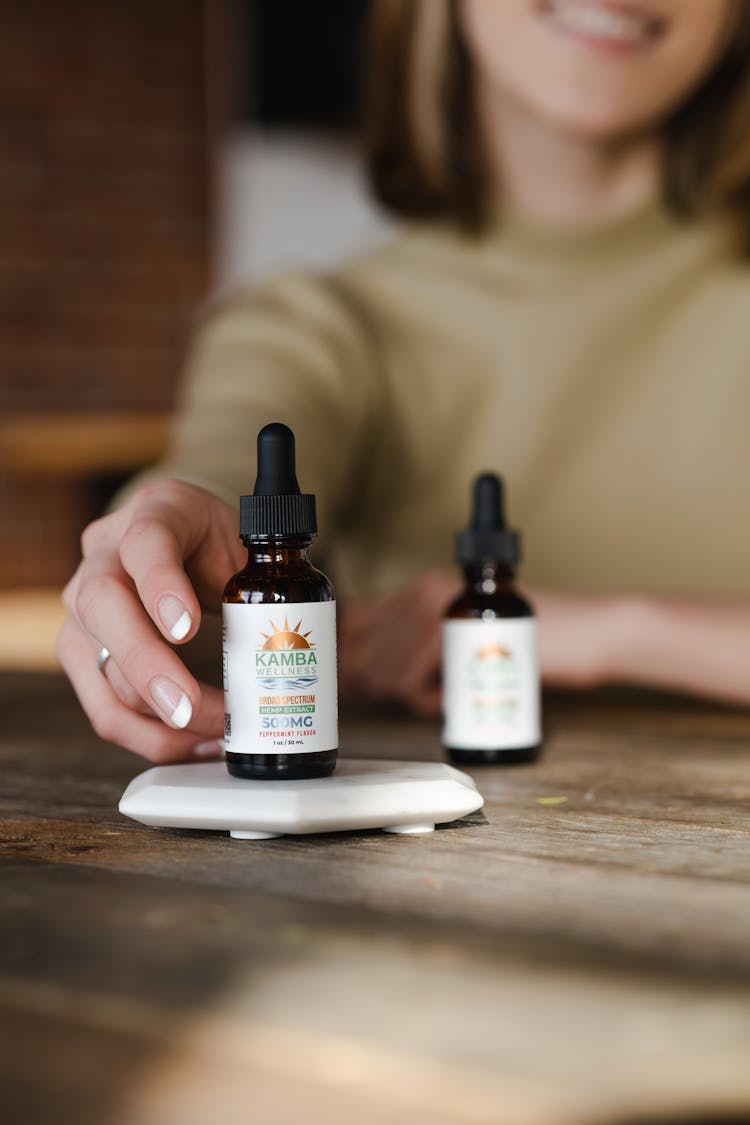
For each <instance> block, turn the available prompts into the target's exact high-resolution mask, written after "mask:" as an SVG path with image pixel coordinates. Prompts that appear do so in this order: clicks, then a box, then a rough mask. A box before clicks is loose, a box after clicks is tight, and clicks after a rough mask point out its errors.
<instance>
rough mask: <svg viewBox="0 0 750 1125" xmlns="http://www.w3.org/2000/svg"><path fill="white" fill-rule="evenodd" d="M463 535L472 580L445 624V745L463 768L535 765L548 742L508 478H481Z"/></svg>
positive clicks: (462, 553) (460, 545)
mask: <svg viewBox="0 0 750 1125" xmlns="http://www.w3.org/2000/svg"><path fill="white" fill-rule="evenodd" d="M473 500H474V512H473V519H472V522H471V525H470V526H469V527H468V528H466V530H465V531H463V532H461V533H460V534H459V535H458V537H457V551H456V553H457V558H458V562H459V563H460V565H461V566H462V568H463V572H464V576H465V579H466V584H465V587H464V590H463V591H462V593H461V594H460V595H459V596H458V598H456V600H455V601H454V602H453V603H452V604H451V605H450V606H449V607H448V610H447V612H446V615H445V618H444V622H443V709H444V714H445V726H444V730H443V743H444V745H445V747H446V749H447V750H448V754H449V756H450V759H451V761H453V762H454V763H455V764H456V765H471V764H479V763H494V764H511V763H515V762H530V761H533V760H534V758H535V757H536V756H537V754H538V753H539V747H540V742H541V730H540V714H539V712H540V704H539V671H538V660H537V646H536V620H535V617H534V611H533V609H532V607H531V605H530V604H529V602H528V601H527V600H526V598H524V597H523V595H522V594H520V593H519V592H518V590H516V588H515V586H514V584H513V583H514V578H515V570H516V565H517V563H518V559H519V554H520V541H519V536H518V535H517V533H516V532H514V531H511V530H509V529H508V528H507V527H506V526H505V519H504V516H503V503H502V482H501V481H500V478H499V477H497V476H494V475H493V474H491V473H485V474H483V475H482V476H480V477H478V478H477V479H476V481H475V482H474V494H473Z"/></svg>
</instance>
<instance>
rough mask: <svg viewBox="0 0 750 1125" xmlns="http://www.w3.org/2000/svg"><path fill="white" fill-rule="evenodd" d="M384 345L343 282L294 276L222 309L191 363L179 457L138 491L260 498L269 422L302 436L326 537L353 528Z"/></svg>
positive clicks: (199, 338)
mask: <svg viewBox="0 0 750 1125" xmlns="http://www.w3.org/2000/svg"><path fill="white" fill-rule="evenodd" d="M381 414H382V410H381V391H380V386H379V379H378V373H377V359H376V355H375V348H374V346H373V339H372V336H371V334H370V332H369V331H368V329H367V326H366V323H365V322H364V320H363V318H362V317H361V315H359V313H358V310H356V309H355V308H354V306H353V304H352V301H351V299H350V298H349V297H348V296H347V295H346V294H345V291H344V290H343V288H342V287H341V286H340V285H339V284H338V283H337V282H336V281H335V280H332V279H321V278H315V277H308V276H301V275H293V276H292V275H290V276H285V277H282V278H279V279H277V280H276V281H274V282H272V283H270V284H267V285H266V286H264V287H263V288H261V289H258V290H255V291H242V292H240V293H239V294H237V295H236V296H234V297H233V298H232V299H231V300H230V301H228V302H226V303H224V304H223V305H221V306H220V307H218V308H217V309H216V310H215V311H214V312H213V313H212V314H211V315H210V316H209V317H208V318H207V319H206V320H205V322H204V324H203V326H202V328H201V329H200V330H199V332H198V333H197V335H196V338H195V340H194V343H193V346H192V348H191V352H190V355H189V358H188V363H187V368H186V372H185V379H184V384H183V388H182V394H181V401H180V406H179V410H178V413H177V416H176V419H175V423H174V428H173V434H172V441H171V444H170V450H169V453H168V456H167V458H166V459H165V461H164V462H162V463H161V464H160V465H158V466H156V467H155V468H154V469H152V470H148V471H147V472H146V473H145V474H142V475H141V476H139V477H138V478H136V479H135V480H134V481H133V482H132V485H129V486H128V492H130V491H131V488H132V487H135V486H137V485H138V484H140V483H143V482H145V481H146V480H153V479H155V478H157V477H176V478H178V479H182V480H187V481H191V482H193V483H196V484H200V485H203V486H204V487H206V488H209V489H210V490H211V491H213V492H215V493H216V494H218V495H220V496H222V497H223V498H224V499H226V500H227V501H228V502H230V503H236V502H237V497H238V495H239V494H240V493H241V492H248V491H249V490H250V489H251V488H252V484H253V480H254V476H255V439H256V435H257V432H258V430H259V429H260V428H261V426H263V425H265V424H266V423H267V422H271V421H274V422H285V423H286V424H287V425H288V426H291V428H292V429H293V430H294V432H295V435H296V438H297V466H298V476H299V480H300V484H301V487H302V489H303V491H305V492H314V493H315V494H316V496H317V497H318V511H319V517H318V518H319V523H320V526H321V528H322V529H323V530H324V531H325V530H326V529H329V530H333V529H334V528H335V527H336V526H337V525H338V526H340V525H341V523H342V521H344V522H345V521H346V519H347V512H348V510H349V509H350V506H351V505H352V504H353V502H354V501H353V482H355V481H356V480H357V479H358V477H359V475H360V474H361V473H362V472H363V471H364V468H365V465H366V459H367V449H368V435H371V434H372V430H373V425H374V423H375V422H376V421H377V419H378V418H379V417H380V416H381Z"/></svg>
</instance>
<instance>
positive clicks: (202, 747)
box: [191, 742, 224, 758]
mask: <svg viewBox="0 0 750 1125" xmlns="http://www.w3.org/2000/svg"><path fill="white" fill-rule="evenodd" d="M191 753H192V755H193V757H194V758H220V757H221V755H222V754H223V753H224V748H223V746H221V745H220V743H218V742H199V743H198V745H197V746H194V747H193V749H192V751H191Z"/></svg>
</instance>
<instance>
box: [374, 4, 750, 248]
mask: <svg viewBox="0 0 750 1125" xmlns="http://www.w3.org/2000/svg"><path fill="white" fill-rule="evenodd" d="M735 2H736V4H737V7H738V13H737V25H736V27H735V29H734V31H733V34H732V38H731V40H730V42H729V43H728V45H727V47H726V48H725V50H724V52H723V54H722V56H721V58H720V59H719V61H718V62H717V63H716V64H715V66H714V68H713V70H712V71H711V73H710V74H709V75H708V76H707V78H706V79H705V80H704V81H703V83H702V84H701V86H700V87H699V88H698V89H697V90H696V91H695V92H694V93H693V94H692V95H691V96H690V97H689V98H688V99H687V101H686V102H684V103H683V104H682V105H681V106H680V107H679V108H678V110H677V111H676V112H675V113H674V114H673V115H672V117H671V118H670V119H669V120H668V121H667V122H666V123H665V127H664V132H665V138H666V161H665V184H664V188H665V196H666V199H667V201H668V203H669V204H670V205H671V207H672V208H673V209H674V211H675V212H677V213H678V214H681V215H683V216H686V217H695V216H698V215H701V214H704V213H706V212H709V211H712V210H716V209H720V208H723V209H726V208H729V209H730V210H732V211H734V212H735V213H736V215H737V217H738V218H739V220H740V221H741V223H742V227H743V235H744V236H745V238H746V239H747V243H748V246H750V0H735ZM371 19H372V35H371V44H372V47H371V50H372V62H371V71H370V89H369V97H368V113H367V130H366V153H367V164H368V170H369V175H370V180H371V183H372V186H373V189H374V192H375V195H376V197H377V198H378V199H379V200H380V202H381V203H383V204H385V206H386V207H388V208H389V209H390V210H392V211H394V212H396V213H397V214H399V215H402V216H407V217H411V218H428V217H438V216H443V217H447V218H452V219H454V220H455V221H457V222H458V223H459V224H460V225H461V226H463V227H464V228H466V229H468V230H474V231H481V229H482V226H483V224H484V222H485V219H486V216H487V210H488V205H489V202H490V193H491V183H490V179H489V175H488V172H487V167H486V164H485V159H484V153H483V147H482V140H481V134H480V128H479V121H478V114H477V109H476V105H475V99H474V83H473V81H472V63H471V58H470V56H469V53H468V51H467V48H466V46H465V44H464V40H463V36H462V33H461V29H460V26H459V21H458V16H457V3H456V0H375V4H374V8H373V13H372V17H371Z"/></svg>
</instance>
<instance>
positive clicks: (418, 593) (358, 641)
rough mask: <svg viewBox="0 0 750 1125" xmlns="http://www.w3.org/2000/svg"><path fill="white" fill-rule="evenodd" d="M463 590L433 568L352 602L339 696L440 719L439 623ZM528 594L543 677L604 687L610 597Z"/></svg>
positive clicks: (344, 629) (344, 623) (342, 636)
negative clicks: (536, 622)
mask: <svg viewBox="0 0 750 1125" xmlns="http://www.w3.org/2000/svg"><path fill="white" fill-rule="evenodd" d="M460 590H461V580H460V578H459V577H458V576H457V575H456V574H455V573H454V572H452V571H444V570H435V571H428V572H427V573H425V574H423V575H422V576H421V577H420V578H419V579H417V580H416V581H415V582H413V583H411V584H410V585H409V586H406V587H405V588H404V589H402V590H399V591H398V593H395V594H388V595H386V596H384V597H379V598H373V599H371V600H369V601H363V602H357V603H354V604H353V605H351V606H349V607H348V608H347V609H346V610H345V611H344V612H343V613H342V615H341V622H340V629H339V645H340V656H339V676H340V681H341V688H342V694H343V695H344V696H345V697H349V698H351V699H354V700H358V701H362V702H369V703H383V704H394V705H396V706H399V707H403V708H405V709H406V710H408V711H411V712H413V713H414V714H416V715H420V716H423V717H426V718H435V717H436V716H438V715H439V714H440V706H441V683H440V680H441V624H442V619H443V615H444V613H445V610H446V609H447V607H448V605H449V604H450V602H451V601H453V599H454V598H455V597H456V596H457V594H458V593H459V592H460ZM524 592H525V591H524ZM530 599H531V603H532V605H533V606H534V609H535V612H536V614H537V616H538V618H539V658H540V668H541V675H542V679H543V681H544V682H545V683H547V684H549V685H550V686H555V687H562V688H579V689H580V688H593V687H596V686H598V685H601V684H603V683H604V682H605V680H606V679H607V677H608V672H609V661H608V657H607V653H608V646H609V641H610V637H611V633H612V629H613V627H614V626H615V625H616V624H617V622H618V621H619V617H620V615H619V614H618V615H616V616H615V617H613V615H612V610H613V609H614V604H613V600H612V599H609V598H606V597H593V596H586V595H579V594H563V593H555V592H552V591H549V590H532V591H531V592H530Z"/></svg>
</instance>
